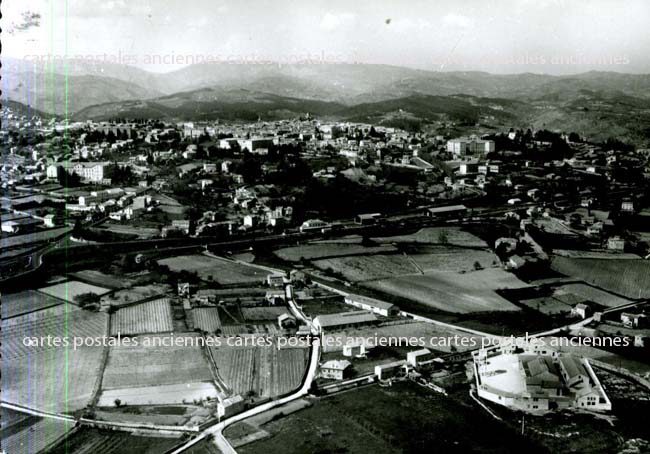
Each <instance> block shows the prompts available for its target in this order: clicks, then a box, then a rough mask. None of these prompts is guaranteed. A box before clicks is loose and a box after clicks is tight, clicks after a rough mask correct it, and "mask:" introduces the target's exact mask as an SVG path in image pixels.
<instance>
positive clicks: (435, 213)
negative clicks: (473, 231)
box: [427, 205, 467, 218]
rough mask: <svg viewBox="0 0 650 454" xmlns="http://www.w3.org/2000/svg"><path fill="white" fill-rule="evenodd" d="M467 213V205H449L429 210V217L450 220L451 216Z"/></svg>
mask: <svg viewBox="0 0 650 454" xmlns="http://www.w3.org/2000/svg"><path fill="white" fill-rule="evenodd" d="M465 213H467V207H466V206H465V205H449V206H444V207H434V208H428V209H427V216H429V217H430V218H448V217H450V216H460V215H464V214H465Z"/></svg>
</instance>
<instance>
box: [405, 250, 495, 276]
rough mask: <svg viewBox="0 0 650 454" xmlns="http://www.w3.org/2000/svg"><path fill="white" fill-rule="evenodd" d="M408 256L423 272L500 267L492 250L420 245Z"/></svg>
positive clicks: (452, 271) (456, 271)
mask: <svg viewBox="0 0 650 454" xmlns="http://www.w3.org/2000/svg"><path fill="white" fill-rule="evenodd" d="M408 256H409V257H410V258H411V259H412V260H413V262H415V264H416V266H417V267H418V269H420V270H421V271H422V272H427V271H446V272H450V273H454V272H455V273H458V272H461V271H473V270H475V268H476V266H478V267H479V269H480V268H498V267H499V260H498V258H497V256H496V255H495V254H494V253H493V252H491V251H482V250H472V249H460V248H449V247H435V246H434V247H418V248H417V249H416V250H414V251H409V252H408Z"/></svg>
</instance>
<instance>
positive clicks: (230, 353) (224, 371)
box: [211, 345, 309, 397]
mask: <svg viewBox="0 0 650 454" xmlns="http://www.w3.org/2000/svg"><path fill="white" fill-rule="evenodd" d="M211 350H212V355H213V357H214V360H215V363H216V365H217V372H218V374H219V376H220V377H221V379H222V380H223V381H224V382H225V383H226V385H227V386H228V387H229V388H230V390H231V391H232V392H233V393H234V394H239V395H241V396H243V397H245V396H247V395H248V394H249V393H251V392H252V393H254V395H255V396H259V397H271V396H279V395H282V394H286V393H288V392H290V391H293V390H294V389H296V388H298V387H299V386H300V383H301V382H302V378H303V375H304V373H305V369H306V366H307V360H308V354H309V350H308V349H306V348H283V349H280V350H278V348H277V347H275V346H271V347H229V346H225V345H224V346H221V347H213V348H211Z"/></svg>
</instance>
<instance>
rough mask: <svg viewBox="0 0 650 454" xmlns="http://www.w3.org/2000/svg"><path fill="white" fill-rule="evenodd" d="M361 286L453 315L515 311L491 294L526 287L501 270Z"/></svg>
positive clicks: (435, 274)
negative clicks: (500, 290) (501, 290)
mask: <svg viewBox="0 0 650 454" xmlns="http://www.w3.org/2000/svg"><path fill="white" fill-rule="evenodd" d="M363 286H365V287H368V288H371V289H373V290H378V291H381V292H385V293H389V294H391V295H395V296H398V297H402V298H408V299H410V300H413V301H416V302H419V303H421V304H424V305H426V306H429V307H433V308H435V309H438V310H441V311H445V312H455V313H470V312H484V311H518V310H519V309H518V308H517V306H515V305H514V304H512V303H510V302H509V301H507V300H506V299H504V298H502V297H501V296H499V295H498V294H497V293H495V292H494V291H495V290H498V289H505V288H521V287H525V286H526V284H524V283H523V282H521V281H520V280H519V279H517V278H516V277H515V276H514V275H512V274H510V273H507V272H505V271H503V270H501V269H494V268H493V269H486V270H481V271H472V272H470V273H465V274H458V273H445V272H429V273H427V274H425V275H411V276H401V277H396V278H392V279H383V280H378V281H372V282H364V283H363Z"/></svg>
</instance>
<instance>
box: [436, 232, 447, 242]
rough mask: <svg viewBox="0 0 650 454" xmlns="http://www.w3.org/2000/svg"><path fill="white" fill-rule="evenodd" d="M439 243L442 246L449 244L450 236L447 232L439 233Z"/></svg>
mask: <svg viewBox="0 0 650 454" xmlns="http://www.w3.org/2000/svg"><path fill="white" fill-rule="evenodd" d="M438 243H441V244H447V243H449V234H448V233H447V231H446V230H441V231H440V233H438Z"/></svg>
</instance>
